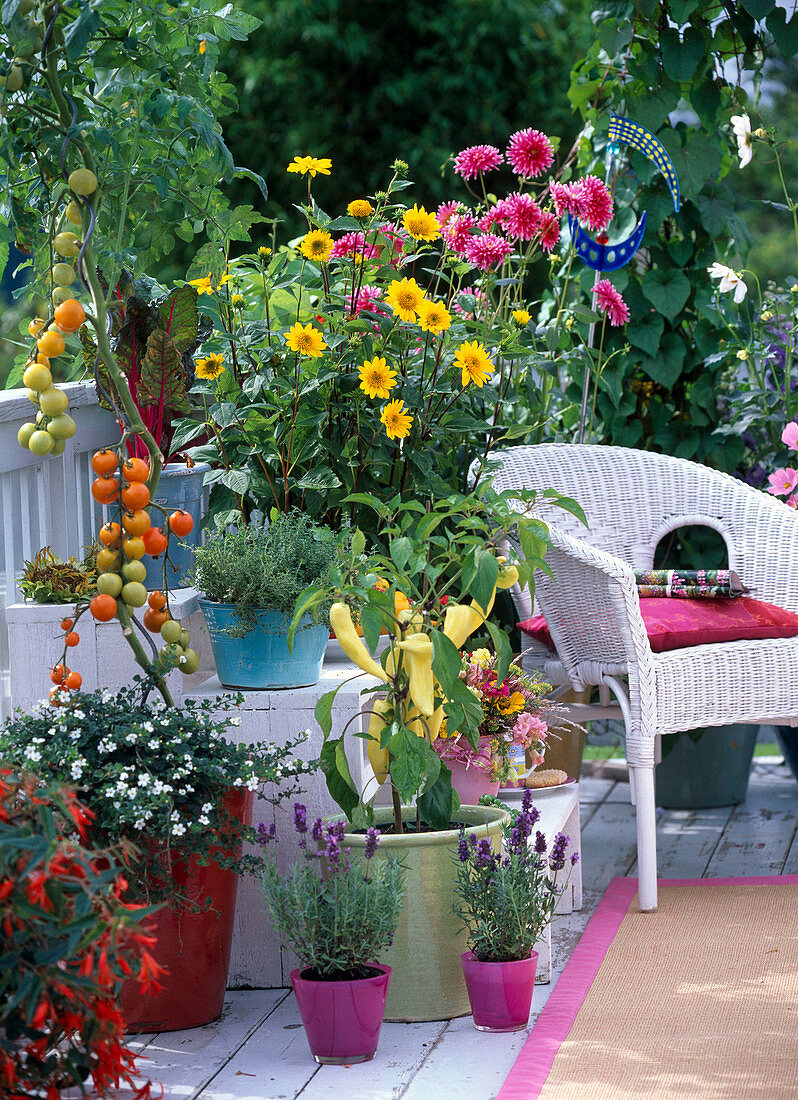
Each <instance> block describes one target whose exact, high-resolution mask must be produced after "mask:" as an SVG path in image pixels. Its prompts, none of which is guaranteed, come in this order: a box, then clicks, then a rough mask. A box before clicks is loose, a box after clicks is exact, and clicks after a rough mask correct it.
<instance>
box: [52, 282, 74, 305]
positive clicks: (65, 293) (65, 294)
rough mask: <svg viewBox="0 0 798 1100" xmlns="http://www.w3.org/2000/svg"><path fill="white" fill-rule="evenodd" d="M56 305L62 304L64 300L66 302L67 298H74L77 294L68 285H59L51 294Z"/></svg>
mask: <svg viewBox="0 0 798 1100" xmlns="http://www.w3.org/2000/svg"><path fill="white" fill-rule="evenodd" d="M51 297H52V299H53V305H54V306H60V305H61V303H62V302H65V301H66V300H67V298H74V297H75V295H74V294H73V293H72V291H71V290H70V289H69V287H68V286H57V287H56V288H55V290H54V291H53V293H52V295H51Z"/></svg>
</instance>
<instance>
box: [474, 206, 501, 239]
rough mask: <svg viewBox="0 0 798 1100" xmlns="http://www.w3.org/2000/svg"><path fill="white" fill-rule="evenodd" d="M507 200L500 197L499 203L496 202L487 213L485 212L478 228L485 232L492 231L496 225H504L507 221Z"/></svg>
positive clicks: (478, 223)
mask: <svg viewBox="0 0 798 1100" xmlns="http://www.w3.org/2000/svg"><path fill="white" fill-rule="evenodd" d="M506 207H507V200H506V199H499V201H498V202H497V203H494V204H493V206H491V208H490V210H488V212H487V214H483V215H482V217H481V218H480V219H479V221H478V222H477V228H478V229H480V230H481V231H482V232H483V233H490V231H491V229H493V227H494V225H498V226H502V227H503V226H504V225H505V224H506V221H507V209H506Z"/></svg>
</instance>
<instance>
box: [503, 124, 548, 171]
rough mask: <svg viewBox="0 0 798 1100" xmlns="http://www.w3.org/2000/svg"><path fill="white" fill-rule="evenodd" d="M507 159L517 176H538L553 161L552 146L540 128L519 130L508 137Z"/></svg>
mask: <svg viewBox="0 0 798 1100" xmlns="http://www.w3.org/2000/svg"><path fill="white" fill-rule="evenodd" d="M507 159H508V161H509V162H510V164H512V166H513V171H514V172H515V173H516V174H517V175H519V176H539V175H540V174H541V173H542V172H545V171H546V169H547V168H551V166H552V164H553V163H554V148H553V146H552V144H551V142H550V141H549V139H548V138H547V137H546V135H545V134H542V133H541V132H540V130H533V129H531V128H529V127H528V128H527V129H526V130H519V131H518V132H517V133H515V134H513V136H512V137H511V138H510V144H509V145H508V146H507Z"/></svg>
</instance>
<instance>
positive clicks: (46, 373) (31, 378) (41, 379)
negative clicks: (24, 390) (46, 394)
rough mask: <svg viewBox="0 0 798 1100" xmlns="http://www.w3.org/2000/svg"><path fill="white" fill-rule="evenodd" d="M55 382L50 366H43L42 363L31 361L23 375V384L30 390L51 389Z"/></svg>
mask: <svg viewBox="0 0 798 1100" xmlns="http://www.w3.org/2000/svg"><path fill="white" fill-rule="evenodd" d="M52 384H53V376H52V374H50V368H49V367H43V366H42V364H41V363H31V365H30V366H29V367H27V368H26V370H25V373H24V374H23V375H22V385H23V386H27V387H28V389H29V390H49V388H50V386H52Z"/></svg>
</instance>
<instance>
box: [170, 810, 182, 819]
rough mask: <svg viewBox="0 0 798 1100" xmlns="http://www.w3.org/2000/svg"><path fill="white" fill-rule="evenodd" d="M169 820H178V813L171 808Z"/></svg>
mask: <svg viewBox="0 0 798 1100" xmlns="http://www.w3.org/2000/svg"><path fill="white" fill-rule="evenodd" d="M169 820H170V821H179V820H180V814H179V813H178V811H177V810H172V812H171V814H170V815H169Z"/></svg>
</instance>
